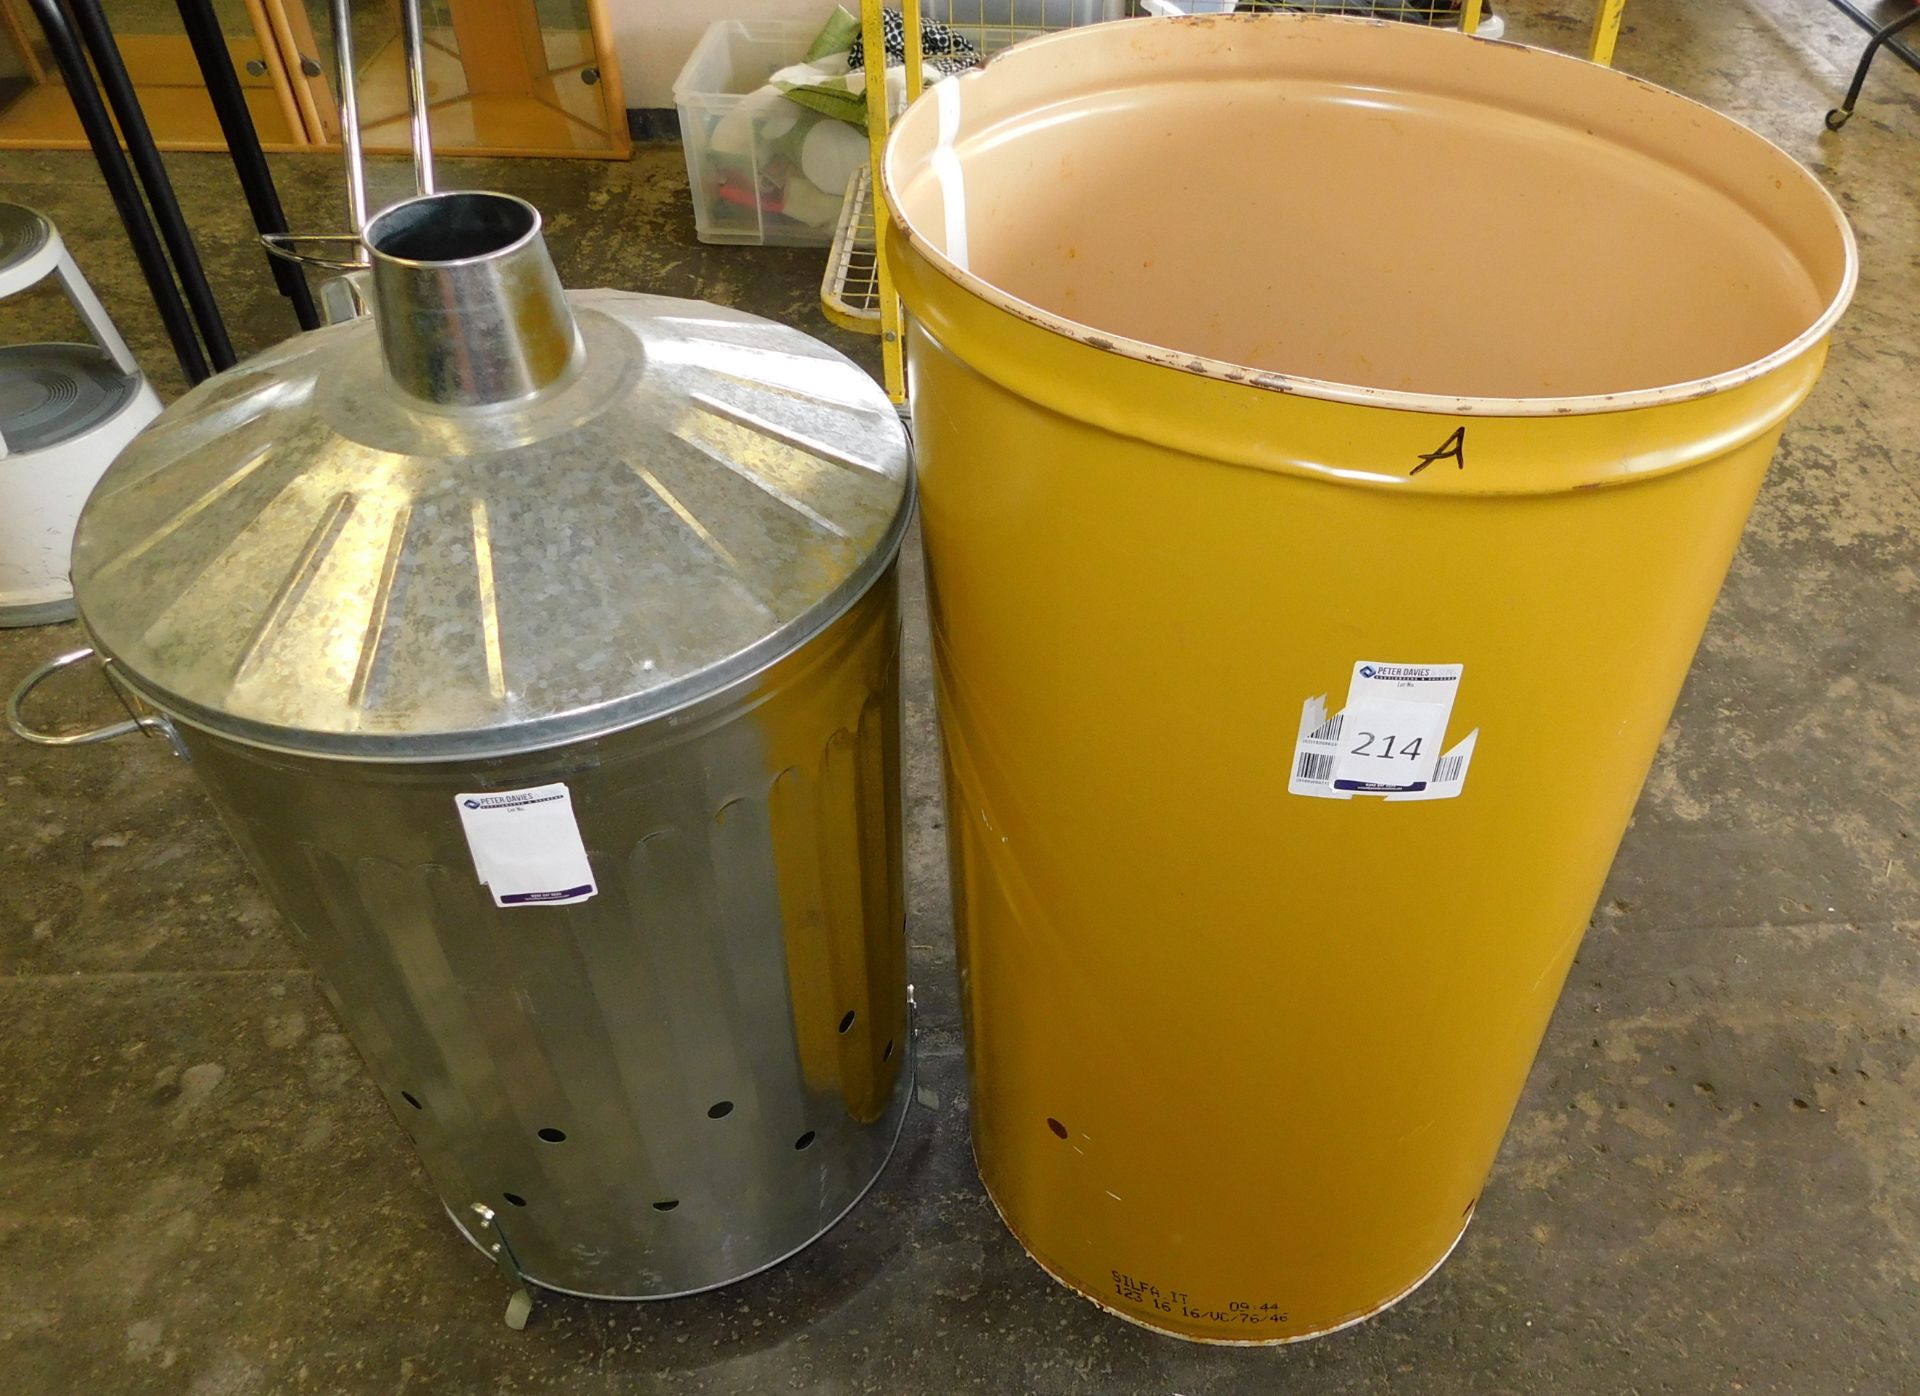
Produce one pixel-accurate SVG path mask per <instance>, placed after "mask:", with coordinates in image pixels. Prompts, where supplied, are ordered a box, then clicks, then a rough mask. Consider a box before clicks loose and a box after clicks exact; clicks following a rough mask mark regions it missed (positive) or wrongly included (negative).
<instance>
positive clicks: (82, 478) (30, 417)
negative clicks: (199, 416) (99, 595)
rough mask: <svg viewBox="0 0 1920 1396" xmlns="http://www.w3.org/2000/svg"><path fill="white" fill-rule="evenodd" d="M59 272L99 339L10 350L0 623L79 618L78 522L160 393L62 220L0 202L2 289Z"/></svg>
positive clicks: (0, 391)
mask: <svg viewBox="0 0 1920 1396" xmlns="http://www.w3.org/2000/svg"><path fill="white" fill-rule="evenodd" d="M49 274H52V275H54V276H56V277H58V278H59V279H60V285H61V288H62V289H63V290H65V292H66V294H67V299H68V300H70V301H72V302H73V307H74V309H75V310H77V311H79V312H80V318H81V319H82V320H84V321H86V324H87V329H88V331H89V332H90V333H91V334H92V335H93V339H94V343H93V344H14V345H9V346H6V347H4V348H0V626H16V625H45V624H48V623H49V622H52V621H57V620H69V619H71V618H72V616H73V588H72V586H71V585H70V584H69V583H68V580H67V568H68V554H69V553H70V552H71V551H72V548H73V525H74V521H75V520H76V519H77V518H79V516H80V506H81V505H82V504H84V503H86V499H87V495H88V493H89V492H90V491H91V490H92V489H93V486H94V482H95V481H97V480H98V479H99V478H100V475H101V472H102V471H104V470H105V469H106V468H107V466H108V465H109V464H111V463H112V461H113V458H114V457H115V456H117V455H119V454H120V449H121V447H123V446H125V445H126V444H127V443H128V442H129V441H131V440H133V438H134V436H135V435H137V434H138V433H139V431H140V429H141V428H142V427H144V426H145V425H146V424H147V423H148V422H150V421H152V420H153V418H154V416H155V415H156V414H157V413H158V412H159V411H160V399H159V397H158V396H156V395H155V393H154V391H153V387H152V385H151V384H149V383H148V382H147V380H146V378H145V376H144V375H143V374H142V373H141V372H140V366H139V365H138V364H136V363H135V362H134V361H133V355H132V353H131V352H129V351H128V349H127V343H126V341H125V340H123V339H122V338H120V332H119V331H118V330H116V329H115V328H114V327H113V321H112V320H110V319H109V318H107V312H106V310H105V309H104V308H103V307H102V306H101V304H100V298H99V297H98V296H96V295H94V293H93V288H92V287H91V286H89V285H88V284H87V279H86V278H85V277H84V276H82V275H81V274H80V268H79V267H77V266H75V265H74V262H73V258H72V257H71V256H70V255H68V253H67V249H66V244H65V243H63V242H62V241H61V240H60V233H59V231H58V230H57V229H56V228H55V227H54V226H53V224H52V223H51V222H50V221H49V220H48V219H46V218H45V217H43V216H42V215H40V214H38V213H35V212H34V211H33V210H32V209H30V208H22V207H20V206H19V205H18V204H6V203H0V299H4V298H5V297H7V296H12V295H17V294H19V293H20V292H22V291H24V290H26V289H27V288H28V287H30V286H36V285H38V284H39V283H40V282H41V281H42V280H44V279H45V278H46V277H47V276H48V275H49Z"/></svg>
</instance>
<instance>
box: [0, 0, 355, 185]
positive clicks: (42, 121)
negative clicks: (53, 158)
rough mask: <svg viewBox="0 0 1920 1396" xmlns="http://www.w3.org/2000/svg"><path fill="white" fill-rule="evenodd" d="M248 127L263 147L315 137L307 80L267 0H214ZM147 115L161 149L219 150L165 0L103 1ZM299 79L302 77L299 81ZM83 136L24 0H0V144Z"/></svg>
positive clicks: (284, 146)
mask: <svg viewBox="0 0 1920 1396" xmlns="http://www.w3.org/2000/svg"><path fill="white" fill-rule="evenodd" d="M213 8H214V13H215V15H216V16H217V17H218V18H219V21H220V28H221V31H222V32H223V33H224V34H225V36H226V40H227V52H228V54H229V55H230V56H231V59H232V62H233V67H234V71H235V73H236V74H237V75H238V77H239V79H240V87H241V90H242V92H243V93H244V94H245V95H246V99H247V107H248V110H249V111H251V112H252V113H253V124H254V129H255V130H257V131H258V132H259V133H260V141H261V143H262V144H263V145H265V146H266V147H267V149H269V150H296V149H303V148H306V147H307V146H309V145H310V144H311V143H312V141H313V140H314V139H315V135H314V132H313V129H312V122H313V117H315V116H317V114H318V113H317V112H315V113H313V114H312V116H310V115H309V114H308V113H306V112H303V111H302V110H301V104H300V101H299V95H298V94H299V90H300V88H302V87H303V86H304V83H305V80H304V79H300V77H299V74H298V71H297V63H298V60H297V59H295V60H294V64H295V65H296V66H295V68H294V69H293V70H292V71H290V70H289V63H288V60H287V57H286V54H285V50H284V46H283V44H282V42H281V39H280V36H279V35H278V34H276V33H275V32H274V28H273V24H272V21H271V19H270V17H269V14H268V0H214V5H213ZM101 9H102V10H103V11H104V13H105V14H106V17H107V23H108V24H109V25H111V26H112V28H113V33H114V38H115V39H116V40H117V41H118V43H119V46H120V57H121V59H122V61H124V62H125V63H126V65H127V73H128V76H130V77H131V78H132V79H133V85H134V90H135V92H136V93H137V94H138V96H139V98H140V106H141V108H142V110H144V111H145V112H146V115H147V124H148V125H149V126H151V127H152V128H153V135H154V140H155V141H156V142H157V143H158V144H159V146H160V148H161V149H162V150H224V149H226V140H225V138H224V137H223V136H222V134H221V131H220V123H219V121H218V120H217V119H216V118H215V117H214V114H213V103H212V101H211V100H210V99H209V98H208V96H207V89H206V85H205V84H204V83H203V82H202V81H201V79H200V65H199V64H198V62H196V61H195V59H194V55H193V46H192V44H190V43H189V42H188V40H187V36H186V31H185V30H184V29H183V28H182V27H181V24H180V14H179V11H178V10H176V9H175V8H174V6H173V4H172V2H171V0H102V5H101ZM296 79H299V80H296ZM86 144H87V141H86V135H85V133H84V132H83V131H82V130H81V127H80V118H79V116H78V115H77V114H76V113H75V112H74V109H73V102H72V99H71V98H69V97H68V96H67V88H66V84H65V83H64V82H62V81H61V78H60V69H59V67H58V66H57V65H56V64H55V63H54V61H53V55H52V54H51V53H50V52H49V51H48V49H47V44H46V40H45V38H44V37H43V36H42V34H41V30H40V23H39V21H38V20H37V19H36V18H35V17H34V14H33V10H32V8H31V6H29V5H28V4H27V3H26V0H0V148H13V149H32V150H57V149H84V148H85V147H86Z"/></svg>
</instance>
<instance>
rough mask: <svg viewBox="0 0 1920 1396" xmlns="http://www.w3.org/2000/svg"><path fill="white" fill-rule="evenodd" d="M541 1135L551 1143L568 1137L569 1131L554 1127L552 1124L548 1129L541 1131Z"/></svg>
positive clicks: (556, 1142)
mask: <svg viewBox="0 0 1920 1396" xmlns="http://www.w3.org/2000/svg"><path fill="white" fill-rule="evenodd" d="M540 1137H541V1138H542V1139H544V1140H546V1141H547V1142H548V1143H549V1144H558V1143H560V1142H561V1141H563V1140H564V1139H565V1138H566V1137H567V1132H566V1131H565V1130H564V1129H554V1128H553V1127H552V1126H548V1127H547V1128H546V1129H543V1130H541V1131H540Z"/></svg>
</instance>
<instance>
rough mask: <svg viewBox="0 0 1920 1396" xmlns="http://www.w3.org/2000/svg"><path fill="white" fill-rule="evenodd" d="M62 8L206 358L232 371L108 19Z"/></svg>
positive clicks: (76, 3)
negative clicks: (108, 109)
mask: <svg viewBox="0 0 1920 1396" xmlns="http://www.w3.org/2000/svg"><path fill="white" fill-rule="evenodd" d="M67 6H68V8H69V9H70V10H71V11H72V12H73V19H74V23H75V24H76V25H77V26H78V27H79V30H80V38H81V40H82V41H83V42H84V43H85V44H86V46H87V49H88V52H89V54H90V56H91V57H92V58H93V69H94V72H96V73H97V74H99V77H100V86H101V87H102V88H104V89H105V90H106V94H107V101H108V102H109V103H110V104H111V105H112V107H113V114H114V117H115V119H116V120H118V122H119V123H120V135H121V138H122V139H123V140H125V142H126V145H127V155H128V157H129V158H130V159H131V160H132V161H133V168H134V169H135V170H136V171H138V172H139V175H140V183H141V186H142V187H143V188H144V189H145V190H146V194H147V206H148V207H149V208H151V209H152V210H153V217H154V221H155V222H156V223H158V224H159V225H160V236H161V238H162V239H163V240H164V241H165V242H166V244H167V252H168V254H169V255H170V256H171V257H172V258H173V271H174V275H175V276H176V277H178V278H179V281H180V289H181V290H182V291H183V292H184V293H185V294H186V297H187V306H188V308H189V309H191V310H192V311H193V320H194V323H195V324H196V325H198V326H199V327H200V338H201V341H202V342H203V343H205V344H206V346H207V357H208V358H209V359H211V360H212V361H213V366H214V367H215V368H216V369H222V368H231V367H233V361H234V353H233V341H232V340H230V339H228V338H227V326H226V322H225V321H224V320H222V319H221V318H220V303H219V302H218V301H216V300H215V299H214V298H213V287H211V286H209V285H208V284H207V273H206V269H205V268H204V267H202V266H201V265H200V250H199V249H198V248H197V247H195V246H194V245H193V234H192V233H191V232H189V231H188V230H187V220H186V219H185V218H184V217H182V216H181V213H180V201H179V199H177V198H176V197H175V196H174V192H173V181H172V180H171V179H169V178H167V167H166V165H165V163H164V162H162V161H161V159H160V150H159V147H158V146H156V145H154V143H153V131H152V129H151V128H150V127H149V126H148V125H147V114H146V112H144V111H142V110H141V109H140V97H139V94H138V93H136V92H135V91H134V90H133V79H132V78H130V77H129V76H127V65H126V64H125V63H124V62H123V61H122V60H121V58H120V46H119V45H118V44H117V43H115V42H114V40H113V30H112V29H111V28H110V27H109V26H108V24H107V17H106V15H105V14H103V13H102V12H101V10H100V0H67Z"/></svg>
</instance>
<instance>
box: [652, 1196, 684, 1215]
mask: <svg viewBox="0 0 1920 1396" xmlns="http://www.w3.org/2000/svg"><path fill="white" fill-rule="evenodd" d="M679 1205H680V1199H679V1198H677V1197H663V1198H661V1199H660V1201H658V1202H656V1203H654V1204H653V1210H654V1211H656V1212H671V1211H672V1210H673V1209H674V1208H675V1207H678V1206H679Z"/></svg>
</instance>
